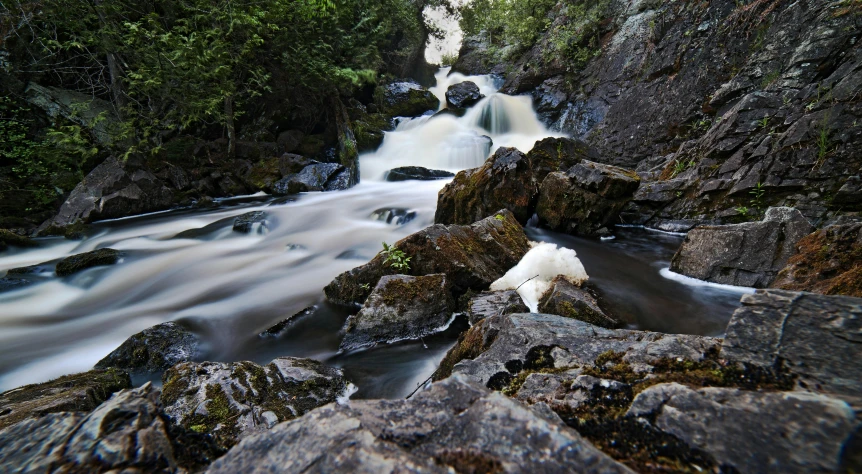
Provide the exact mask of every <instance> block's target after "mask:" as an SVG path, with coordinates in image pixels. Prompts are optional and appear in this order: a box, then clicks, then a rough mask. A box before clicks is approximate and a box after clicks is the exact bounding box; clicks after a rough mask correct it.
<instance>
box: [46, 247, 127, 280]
mask: <svg viewBox="0 0 862 474" xmlns="http://www.w3.org/2000/svg"><path fill="white" fill-rule="evenodd" d="M121 256H122V253H121V252H120V251H118V250H114V249H108V248H105V249H99V250H93V251H91V252H85V253H79V254H78V255H72V256H71V257H66V258H64V259H63V260H60V262H59V263H57V268H56V270H55V273H57V276H60V277H64V276H69V275H71V274H73V273H78V272H80V271H83V270H86V269H88V268H93V267H98V266H102V265H113V264H115V263H117V262H118V261H119V260H120V257H121Z"/></svg>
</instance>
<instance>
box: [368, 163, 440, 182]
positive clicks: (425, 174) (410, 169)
mask: <svg viewBox="0 0 862 474" xmlns="http://www.w3.org/2000/svg"><path fill="white" fill-rule="evenodd" d="M454 176H455V173H450V172H448V171H442V170H429V169H428V168H423V167H421V166H402V167H400V168H393V169H391V170H389V171H387V172H386V178H385V179H386V181H408V180H417V181H433V180H435V179H447V178H452V177H454Z"/></svg>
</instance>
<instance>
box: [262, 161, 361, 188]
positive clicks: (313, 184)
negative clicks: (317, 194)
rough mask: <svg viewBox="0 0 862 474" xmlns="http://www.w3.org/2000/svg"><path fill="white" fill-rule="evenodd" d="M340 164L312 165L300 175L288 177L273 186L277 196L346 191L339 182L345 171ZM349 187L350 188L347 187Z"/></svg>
mask: <svg viewBox="0 0 862 474" xmlns="http://www.w3.org/2000/svg"><path fill="white" fill-rule="evenodd" d="M344 169H345V168H344V167H343V166H342V165H340V164H338V163H317V162H315V163H312V164H310V165H308V166H306V167H305V168H303V169H302V171H300V172H299V173H296V174H293V175H289V176H286V177H284V178H282V179H281V180H279V181H277V182H276V183H275V184H273V186H272V193H273V194H275V195H287V194H297V193H305V192H309V191H331V190H337V189H345V188H346V187H341V185H340V184H339V181H338V180H337V177H338V175H339V174H340V173H341V172H342V171H344ZM347 187H349V186H347Z"/></svg>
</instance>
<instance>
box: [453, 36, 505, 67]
mask: <svg viewBox="0 0 862 474" xmlns="http://www.w3.org/2000/svg"><path fill="white" fill-rule="evenodd" d="M489 40H490V38H489V33H487V32H483V33H482V34H479V35H476V36H467V37H465V38H464V40H463V41H462V42H461V49H460V50H459V51H458V60H457V61H455V64H453V65H452V72H460V73H462V74H465V75H468V76H475V75H480V74H495V75H503V74H505V72H506V64H505V62H504V58H505V57H506V55H507V53H510V52H512V50H513V48H512V47H508V48H496V47H490V46H491V45H490V41H489ZM450 74H451V73H450Z"/></svg>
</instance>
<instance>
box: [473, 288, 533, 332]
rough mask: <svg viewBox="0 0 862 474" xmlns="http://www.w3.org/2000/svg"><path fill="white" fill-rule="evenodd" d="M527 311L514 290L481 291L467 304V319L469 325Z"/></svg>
mask: <svg viewBox="0 0 862 474" xmlns="http://www.w3.org/2000/svg"><path fill="white" fill-rule="evenodd" d="M529 311H530V309H529V308H527V305H525V304H524V301H523V300H522V299H521V295H519V294H518V292H517V291H515V290H503V291H483V292H481V293H479V294H478V295H476V296H474V297H473V298H470V301H469V302H467V318H468V319H469V321H470V324H471V325H473V324H476V323H478V322H479V321H481V320H483V319H485V318H490V317H491V316H497V315H500V314H512V313H526V312H529Z"/></svg>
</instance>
